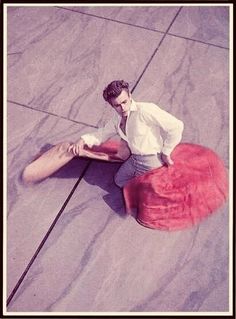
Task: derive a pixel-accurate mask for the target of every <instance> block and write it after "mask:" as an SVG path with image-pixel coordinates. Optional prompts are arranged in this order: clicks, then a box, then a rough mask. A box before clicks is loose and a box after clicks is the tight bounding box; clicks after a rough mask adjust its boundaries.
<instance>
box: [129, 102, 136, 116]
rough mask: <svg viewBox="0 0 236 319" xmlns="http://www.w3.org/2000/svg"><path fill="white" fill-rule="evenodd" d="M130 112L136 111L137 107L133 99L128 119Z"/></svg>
mask: <svg viewBox="0 0 236 319" xmlns="http://www.w3.org/2000/svg"><path fill="white" fill-rule="evenodd" d="M132 111H137V105H136V102H135V101H134V100H133V99H132V100H131V105H130V110H129V112H128V117H129V116H130V112H132Z"/></svg>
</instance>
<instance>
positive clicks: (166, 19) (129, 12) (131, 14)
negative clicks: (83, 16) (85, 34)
mask: <svg viewBox="0 0 236 319" xmlns="http://www.w3.org/2000/svg"><path fill="white" fill-rule="evenodd" d="M63 8H66V9H67V10H75V11H77V12H81V13H87V14H91V15H93V16H96V17H103V18H107V19H112V20H115V21H117V22H123V23H127V24H131V25H135V26H139V27H143V28H147V29H150V30H156V31H160V32H166V30H167V29H168V27H169V25H170V24H171V22H172V20H173V19H174V18H175V16H176V14H177V13H178V11H179V9H180V7H179V6H165V5H162V6H161V5H154V6H141V5H140V6H138V5H137V4H136V6H130V5H123V6H114V5H113V6H112V4H110V5H109V6H102V5H96V4H94V5H93V6H89V7H88V6H83V5H82V4H80V5H79V4H78V5H77V6H66V7H64V6H63Z"/></svg>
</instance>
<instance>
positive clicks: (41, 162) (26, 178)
mask: <svg viewBox="0 0 236 319" xmlns="http://www.w3.org/2000/svg"><path fill="white" fill-rule="evenodd" d="M70 144H71V143H69V142H62V143H60V144H57V145H55V146H53V147H52V148H51V149H50V150H48V151H47V152H45V153H43V154H42V155H41V156H40V157H39V158H37V159H36V160H35V161H33V162H32V163H30V164H29V165H28V166H26V168H25V169H24V171H23V173H22V180H23V182H25V183H36V182H39V181H41V180H43V179H45V178H46V177H48V176H50V175H52V174H53V173H55V172H56V171H57V170H58V169H59V168H61V167H62V166H64V165H65V164H67V163H68V162H69V161H70V160H72V158H74V157H75V155H73V154H72V153H71V152H68V147H69V146H70Z"/></svg>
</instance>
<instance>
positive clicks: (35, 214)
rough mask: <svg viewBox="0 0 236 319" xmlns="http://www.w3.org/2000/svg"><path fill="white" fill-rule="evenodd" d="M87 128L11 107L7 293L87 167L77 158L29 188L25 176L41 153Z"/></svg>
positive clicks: (9, 128) (36, 112)
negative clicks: (25, 169) (34, 159)
mask: <svg viewBox="0 0 236 319" xmlns="http://www.w3.org/2000/svg"><path fill="white" fill-rule="evenodd" d="M86 130H88V128H87V127H86V128H85V127H82V126H81V125H78V124H75V123H72V122H71V121H66V120H62V119H58V118H55V117H52V116H49V115H45V114H41V113H40V112H38V111H34V110H29V109H27V108H24V107H22V106H19V105H14V104H10V103H9V104H8V157H7V162H8V184H7V188H8V200H7V204H8V212H7V215H8V229H7V233H8V250H7V253H8V262H7V267H8V289H7V291H8V295H9V294H10V292H11V291H12V289H13V288H14V286H15V285H16V283H17V281H18V279H19V278H20V276H21V274H22V273H23V271H24V270H25V268H26V266H27V264H28V262H29V261H30V259H31V257H32V256H33V254H34V252H35V251H36V249H37V247H38V245H39V244H40V242H41V240H42V239H43V237H44V235H45V234H46V232H47V230H48V229H49V227H50V225H51V223H52V222H53V220H54V218H55V217H56V215H57V213H58V212H59V210H60V209H61V207H62V205H63V203H64V202H65V200H66V198H67V196H68V195H69V194H70V192H71V189H72V188H73V186H74V184H75V183H76V181H77V179H78V178H79V177H80V174H81V172H82V171H83V169H84V168H85V166H86V164H87V160H85V159H75V160H73V161H72V162H71V163H69V164H68V165H67V166H65V168H63V169H62V170H61V171H60V172H59V173H55V174H54V175H53V176H52V178H49V179H47V180H45V181H43V182H41V183H39V184H36V185H34V186H25V185H23V184H22V181H21V172H22V170H23V169H24V167H25V166H26V165H27V164H28V163H30V162H31V161H32V160H33V158H35V156H36V155H37V154H38V153H39V152H40V151H41V150H42V149H45V150H46V149H48V148H49V147H50V145H55V144H57V143H59V142H61V141H64V140H65V141H66V140H72V141H73V140H76V139H77V138H78V137H79V135H80V134H81V133H83V132H85V131H86Z"/></svg>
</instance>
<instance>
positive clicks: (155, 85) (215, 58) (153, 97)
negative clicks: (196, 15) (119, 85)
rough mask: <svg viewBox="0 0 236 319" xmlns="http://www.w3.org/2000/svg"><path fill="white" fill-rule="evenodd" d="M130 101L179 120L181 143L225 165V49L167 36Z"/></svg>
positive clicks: (226, 92)
mask: <svg viewBox="0 0 236 319" xmlns="http://www.w3.org/2000/svg"><path fill="white" fill-rule="evenodd" d="M135 96H136V99H138V100H149V101H154V102H156V103H157V104H158V105H160V106H161V107H162V108H164V109H166V110H167V111H169V112H171V113H172V114H174V115H175V116H176V117H178V118H180V119H181V120H182V121H183V122H184V124H185V128H184V134H183V141H186V142H191V143H197V144H201V145H204V146H207V147H210V148H212V149H213V150H214V151H216V152H217V154H218V155H219V156H220V157H221V158H222V159H223V160H224V162H225V165H226V166H228V159H229V158H228V157H229V140H228V134H229V125H228V123H229V52H228V50H226V49H222V48H216V47H213V46H211V45H206V44H202V43H197V42H192V41H188V40H185V39H181V38H176V37H173V36H166V38H165V39H164V41H163V43H162V45H161V47H160V49H159V50H158V52H157V54H156V56H155V57H154V58H153V60H152V63H151V65H150V66H149V67H148V69H147V70H146V72H145V74H144V75H143V77H142V81H140V83H139V84H138V86H137V87H136V89H135Z"/></svg>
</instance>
